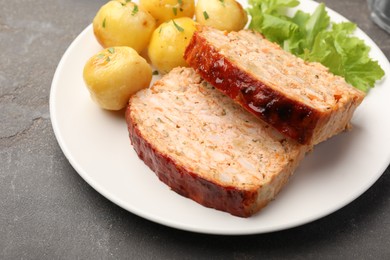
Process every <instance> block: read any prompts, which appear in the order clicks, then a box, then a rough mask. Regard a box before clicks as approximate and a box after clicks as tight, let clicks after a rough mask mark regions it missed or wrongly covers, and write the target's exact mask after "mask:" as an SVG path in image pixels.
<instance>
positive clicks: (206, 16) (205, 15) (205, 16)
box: [203, 11, 209, 20]
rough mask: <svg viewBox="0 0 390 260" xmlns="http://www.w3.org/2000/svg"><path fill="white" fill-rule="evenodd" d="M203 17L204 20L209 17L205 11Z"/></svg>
mask: <svg viewBox="0 0 390 260" xmlns="http://www.w3.org/2000/svg"><path fill="white" fill-rule="evenodd" d="M203 17H204V19H205V20H207V19H209V15H208V13H207V12H206V11H203Z"/></svg>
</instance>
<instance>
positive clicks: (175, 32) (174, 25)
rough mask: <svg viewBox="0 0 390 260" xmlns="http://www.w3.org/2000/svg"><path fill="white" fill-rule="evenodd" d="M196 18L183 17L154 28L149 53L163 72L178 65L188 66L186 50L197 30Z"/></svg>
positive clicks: (153, 61) (153, 62) (154, 64)
mask: <svg viewBox="0 0 390 260" xmlns="http://www.w3.org/2000/svg"><path fill="white" fill-rule="evenodd" d="M195 24H196V23H195V22H194V20H192V19H190V18H188V17H182V18H178V19H174V20H171V21H169V22H167V23H163V24H161V25H160V26H159V27H157V29H156V30H154V32H153V34H152V38H151V40H150V43H149V48H148V55H149V58H150V60H151V62H152V64H153V66H155V67H156V68H157V69H158V70H159V71H160V72H161V73H162V74H164V73H167V72H169V71H170V70H171V69H173V68H175V67H178V66H183V67H184V66H187V63H186V61H185V60H184V58H183V55H184V50H185V49H186V47H187V45H188V44H189V42H190V40H191V37H192V35H193V33H194V31H195V30H196V28H195Z"/></svg>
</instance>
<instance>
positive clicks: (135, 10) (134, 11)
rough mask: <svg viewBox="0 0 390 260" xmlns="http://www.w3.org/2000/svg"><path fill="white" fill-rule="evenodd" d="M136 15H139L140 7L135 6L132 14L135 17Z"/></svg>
mask: <svg viewBox="0 0 390 260" xmlns="http://www.w3.org/2000/svg"><path fill="white" fill-rule="evenodd" d="M136 13H138V5H134V9H133V12H131V15H133V16H134V15H135V14H136Z"/></svg>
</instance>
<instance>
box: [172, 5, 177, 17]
mask: <svg viewBox="0 0 390 260" xmlns="http://www.w3.org/2000/svg"><path fill="white" fill-rule="evenodd" d="M172 11H173V14H174V15H175V16H176V15H177V8H176V7H173V8H172Z"/></svg>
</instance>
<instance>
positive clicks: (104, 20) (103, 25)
mask: <svg viewBox="0 0 390 260" xmlns="http://www.w3.org/2000/svg"><path fill="white" fill-rule="evenodd" d="M102 27H103V28H106V18H105V17H104V19H103V22H102Z"/></svg>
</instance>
